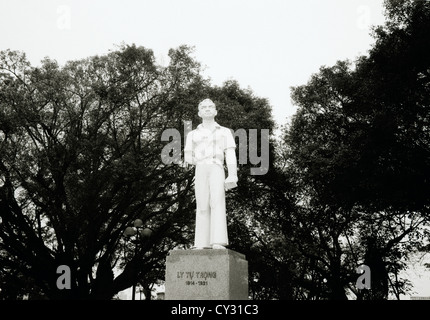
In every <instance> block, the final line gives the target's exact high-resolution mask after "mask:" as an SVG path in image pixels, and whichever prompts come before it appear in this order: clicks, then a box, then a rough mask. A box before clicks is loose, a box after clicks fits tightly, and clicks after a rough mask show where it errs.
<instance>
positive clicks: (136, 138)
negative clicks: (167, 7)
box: [0, 45, 273, 299]
mask: <svg viewBox="0 0 430 320" xmlns="http://www.w3.org/2000/svg"><path fill="white" fill-rule="evenodd" d="M191 53H192V48H189V47H186V46H181V47H179V48H178V49H171V50H170V51H169V57H170V63H169V65H168V66H167V67H161V66H158V65H156V63H155V59H154V56H153V53H152V51H151V50H149V49H146V48H143V47H136V46H134V45H132V46H122V47H120V48H119V49H118V50H116V51H112V52H111V53H109V54H107V55H104V56H94V57H90V58H87V59H83V60H79V61H70V62H68V63H67V64H66V65H65V66H64V67H60V66H59V65H58V64H57V63H56V62H55V61H53V60H50V59H45V60H44V61H42V64H41V66H39V67H31V66H30V64H29V63H28V62H27V61H26V59H25V54H23V53H19V52H14V51H3V52H1V54H0V70H1V74H0V77H1V80H2V81H1V86H2V87H1V90H0V92H1V93H0V110H1V111H0V112H1V117H0V138H1V140H0V143H1V144H0V179H1V184H0V212H1V217H2V221H1V225H0V239H1V242H0V252H1V255H0V264H1V265H2V267H3V268H2V270H4V271H5V272H4V273H2V274H0V280H2V281H3V282H4V283H5V287H2V291H1V293H0V294H1V295H2V296H3V297H5V298H9V299H10V298H20V297H22V296H23V295H24V294H28V293H30V298H31V297H39V298H40V297H41V296H40V295H43V296H44V297H46V298H49V299H70V298H74V299H110V298H112V297H113V296H114V295H115V294H116V293H117V292H119V291H121V290H123V289H125V288H128V287H130V286H131V285H132V284H133V283H134V282H136V280H137V281H138V282H139V283H140V284H141V285H142V286H143V287H144V288H145V289H146V290H148V289H149V288H150V287H151V285H152V284H153V283H156V282H157V281H159V280H163V279H164V262H165V258H166V255H167V253H168V251H169V250H171V249H173V248H174V247H176V246H182V247H184V248H188V247H189V246H190V244H191V243H192V236H193V233H194V218H195V217H194V210H195V200H194V190H193V187H192V184H193V176H194V175H193V172H192V170H190V169H189V168H187V167H186V166H184V165H183V161H182V159H183V157H182V150H179V153H177V152H176V151H177V150H169V149H168V147H169V143H170V142H172V141H171V139H172V136H168V135H166V132H167V133H169V132H170V133H171V132H178V133H179V134H180V133H181V132H183V131H184V121H191V122H192V123H193V124H194V126H196V125H197V124H198V123H199V122H200V121H199V119H198V117H197V112H196V111H197V104H198V101H200V100H201V99H203V98H206V97H207V96H208V95H209V96H211V97H212V98H213V99H214V100H215V101H216V102H217V106H218V107H219V108H220V112H219V118H220V122H221V123H222V124H223V125H226V126H228V125H229V124H233V122H232V119H233V118H232V117H231V114H232V112H235V111H237V110H240V109H242V110H245V111H246V112H248V113H247V116H246V117H242V118H239V119H240V121H238V122H237V123H234V125H235V126H233V128H235V129H236V128H255V129H259V128H267V129H268V130H271V129H272V127H273V121H272V120H271V109H270V105H269V104H268V102H267V100H265V99H260V98H258V97H256V96H254V95H253V93H252V91H251V90H242V89H241V88H240V87H239V85H238V83H237V82H227V83H226V84H225V85H223V86H222V87H212V86H211V85H210V83H209V81H208V80H205V79H203V78H202V77H201V75H200V65H199V63H198V62H196V61H195V60H194V58H193V57H192V56H191ZM233 109H234V110H233ZM243 114H245V113H243ZM190 129H191V128H190ZM175 130H176V131H175ZM166 136H168V137H167V138H168V139H169V140H167V141H166ZM173 137H174V136H173ZM183 138H185V135H181V140H182V141H180V142H179V145H180V148H182V146H183ZM258 141H260V140H258ZM176 142H177V141H176ZM181 142H182V143H181ZM249 147H250V146H248V145H247V146H246V148H249ZM166 148H167V149H166ZM254 148H257V149H259V148H261V145H260V146H255V147H254ZM166 150H167V151H168V152H167V155H166V152H165V151H166ZM245 152H246V153H247V154H248V152H247V149H246V150H245ZM251 166H252V165H249V164H243V166H242V167H241V169H240V170H241V171H240V172H241V173H240V174H241V175H243V176H244V177H245V178H244V181H245V180H247V179H248V178H249V177H248V178H247V176H250V167H251ZM249 179H251V178H249ZM242 190H243V191H244V190H245V187H243V188H242ZM231 196H232V197H233V198H235V197H239V196H242V195H239V194H236V195H235V194H232V195H231ZM237 215H238V216H240V215H243V212H241V211H240V210H238V211H237ZM137 218H139V219H141V220H142V221H143V223H144V225H145V226H146V227H148V228H150V229H151V230H152V234H151V236H150V237H149V238H148V237H147V238H145V241H144V242H142V243H141V244H140V245H139V246H138V250H137V252H135V251H134V247H133V246H130V245H129V244H128V243H126V239H125V238H124V237H123V236H122V235H123V232H124V230H125V229H126V227H127V226H130V224H131V222H132V221H134V220H135V219H137ZM233 245H234V241H233ZM64 265H65V266H68V267H69V268H70V270H71V289H70V290H59V288H58V287H57V284H56V281H57V279H58V278H59V276H60V274H58V273H57V268H58V267H59V266H64ZM12 271H13V272H12ZM24 282H27V283H31V284H32V286H31V287H25V286H21V285H20V284H22V283H24ZM14 284H16V286H14ZM3 288H4V289H3Z"/></svg>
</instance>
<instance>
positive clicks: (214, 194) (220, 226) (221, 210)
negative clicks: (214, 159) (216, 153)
mask: <svg viewBox="0 0 430 320" xmlns="http://www.w3.org/2000/svg"><path fill="white" fill-rule="evenodd" d="M210 166H211V169H210V173H209V188H210V210H211V223H210V225H211V227H210V228H211V233H210V234H211V238H210V243H211V245H214V244H218V245H222V246H226V245H228V235H227V217H226V212H225V189H224V181H225V172H224V168H223V167H221V166H220V165H217V164H211V165H210Z"/></svg>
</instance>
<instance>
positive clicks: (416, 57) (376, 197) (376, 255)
mask: <svg viewBox="0 0 430 320" xmlns="http://www.w3.org/2000/svg"><path fill="white" fill-rule="evenodd" d="M386 8H387V18H388V21H387V23H386V25H385V26H383V27H378V28H376V29H375V30H374V35H375V39H376V42H375V44H374V46H373V48H372V49H371V50H370V52H369V55H368V56H363V57H359V58H358V59H357V61H356V62H355V65H354V67H352V63H351V62H349V61H339V62H338V63H337V64H335V65H334V66H332V67H325V66H323V67H321V68H320V71H319V73H317V74H315V75H313V76H312V77H311V79H310V81H309V82H308V84H307V85H304V86H299V87H295V88H293V93H292V98H293V100H294V102H295V103H296V104H297V105H298V106H299V109H298V112H297V113H296V115H295V117H294V119H293V121H292V123H291V126H290V127H288V128H287V129H286V130H285V136H284V138H285V143H286V145H287V146H288V148H289V149H288V150H287V152H288V154H289V157H290V159H291V163H292V166H291V169H292V172H293V173H294V174H295V175H296V177H297V178H296V179H297V180H298V181H300V183H299V184H298V186H299V188H300V189H299V190H300V191H299V192H300V194H302V202H301V207H302V210H304V211H303V212H302V214H301V215H300V218H301V219H302V220H301V221H302V223H303V225H304V227H303V228H298V229H296V230H295V232H297V233H298V234H300V235H301V239H302V240H303V239H306V241H305V242H303V241H301V242H300V243H298V248H299V250H300V251H301V252H302V253H303V254H304V255H307V256H309V257H310V258H313V259H314V260H315V261H318V262H319V264H318V266H317V267H315V271H316V272H318V274H319V275H320V276H319V278H320V279H326V286H328V288H327V291H326V292H327V293H328V296H327V297H328V298H333V299H341V298H343V299H345V298H346V297H347V294H348V291H347V288H350V289H351V290H352V291H353V292H355V294H356V295H357V296H360V297H362V295H361V293H359V292H357V290H355V288H354V286H353V284H354V281H353V280H355V279H356V278H355V279H354V277H353V272H354V270H355V266H357V265H358V264H360V263H369V265H370V266H371V267H373V271H374V274H375V277H374V278H373V281H374V284H375V285H374V287H373V288H372V292H371V293H370V295H368V294H366V295H365V296H366V297H367V298H372V299H379V298H386V297H387V296H388V291H389V290H390V289H389V284H390V283H393V282H394V283H393V284H392V286H391V290H392V291H395V292H397V293H398V292H399V285H398V284H400V283H401V279H398V278H397V274H398V271H399V270H400V269H401V268H402V267H404V265H403V264H402V262H401V260H402V259H404V258H406V257H407V255H408V252H409V251H410V250H413V249H417V248H418V246H419V245H418V244H419V242H420V241H422V240H423V239H424V237H425V234H426V233H425V231H424V229H422V228H421V227H422V226H423V225H424V224H426V223H427V222H428V218H429V211H428V210H429V200H430V199H429V195H428V192H427V190H428V189H429V181H430V180H429V175H428V173H429V172H430V171H429V164H430V162H429V160H430V157H429V149H428V145H429V142H430V141H429V135H428V132H429V131H428V128H429V126H428V122H429V119H430V113H429V110H430V103H429V102H430V101H429V97H430V95H429V77H428V76H429V71H430V60H429V57H428V55H427V54H426V53H425V50H424V48H426V47H428V46H429V45H430V43H429V38H428V36H426V33H427V32H428V30H430V10H429V4H428V3H426V2H422V1H420V2H418V1H405V2H402V4H401V5H399V4H398V2H397V1H386ZM378 227H379V228H378ZM405 247H407V248H408V249H406V248H405ZM311 256H312V257H311ZM393 279H394V281H393ZM396 281H397V284H396ZM323 290H325V289H323ZM400 291H401V290H400ZM397 296H398V294H397Z"/></svg>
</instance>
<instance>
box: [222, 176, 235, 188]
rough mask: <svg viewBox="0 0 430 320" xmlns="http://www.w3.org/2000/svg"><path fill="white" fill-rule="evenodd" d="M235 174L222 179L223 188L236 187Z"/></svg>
mask: <svg viewBox="0 0 430 320" xmlns="http://www.w3.org/2000/svg"><path fill="white" fill-rule="evenodd" d="M237 181H238V179H237V176H228V177H227V179H225V181H224V188H225V190H230V189H233V188H236V187H237Z"/></svg>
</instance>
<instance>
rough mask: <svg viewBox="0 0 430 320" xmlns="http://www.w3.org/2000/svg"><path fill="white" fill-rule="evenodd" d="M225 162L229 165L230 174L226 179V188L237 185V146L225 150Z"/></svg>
mask: <svg viewBox="0 0 430 320" xmlns="http://www.w3.org/2000/svg"><path fill="white" fill-rule="evenodd" d="M225 162H226V165H227V171H228V176H227V178H226V179H225V187H226V189H227V190H228V189H232V188H235V187H237V181H238V178H237V160H236V152H235V148H228V149H226V151H225Z"/></svg>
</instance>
